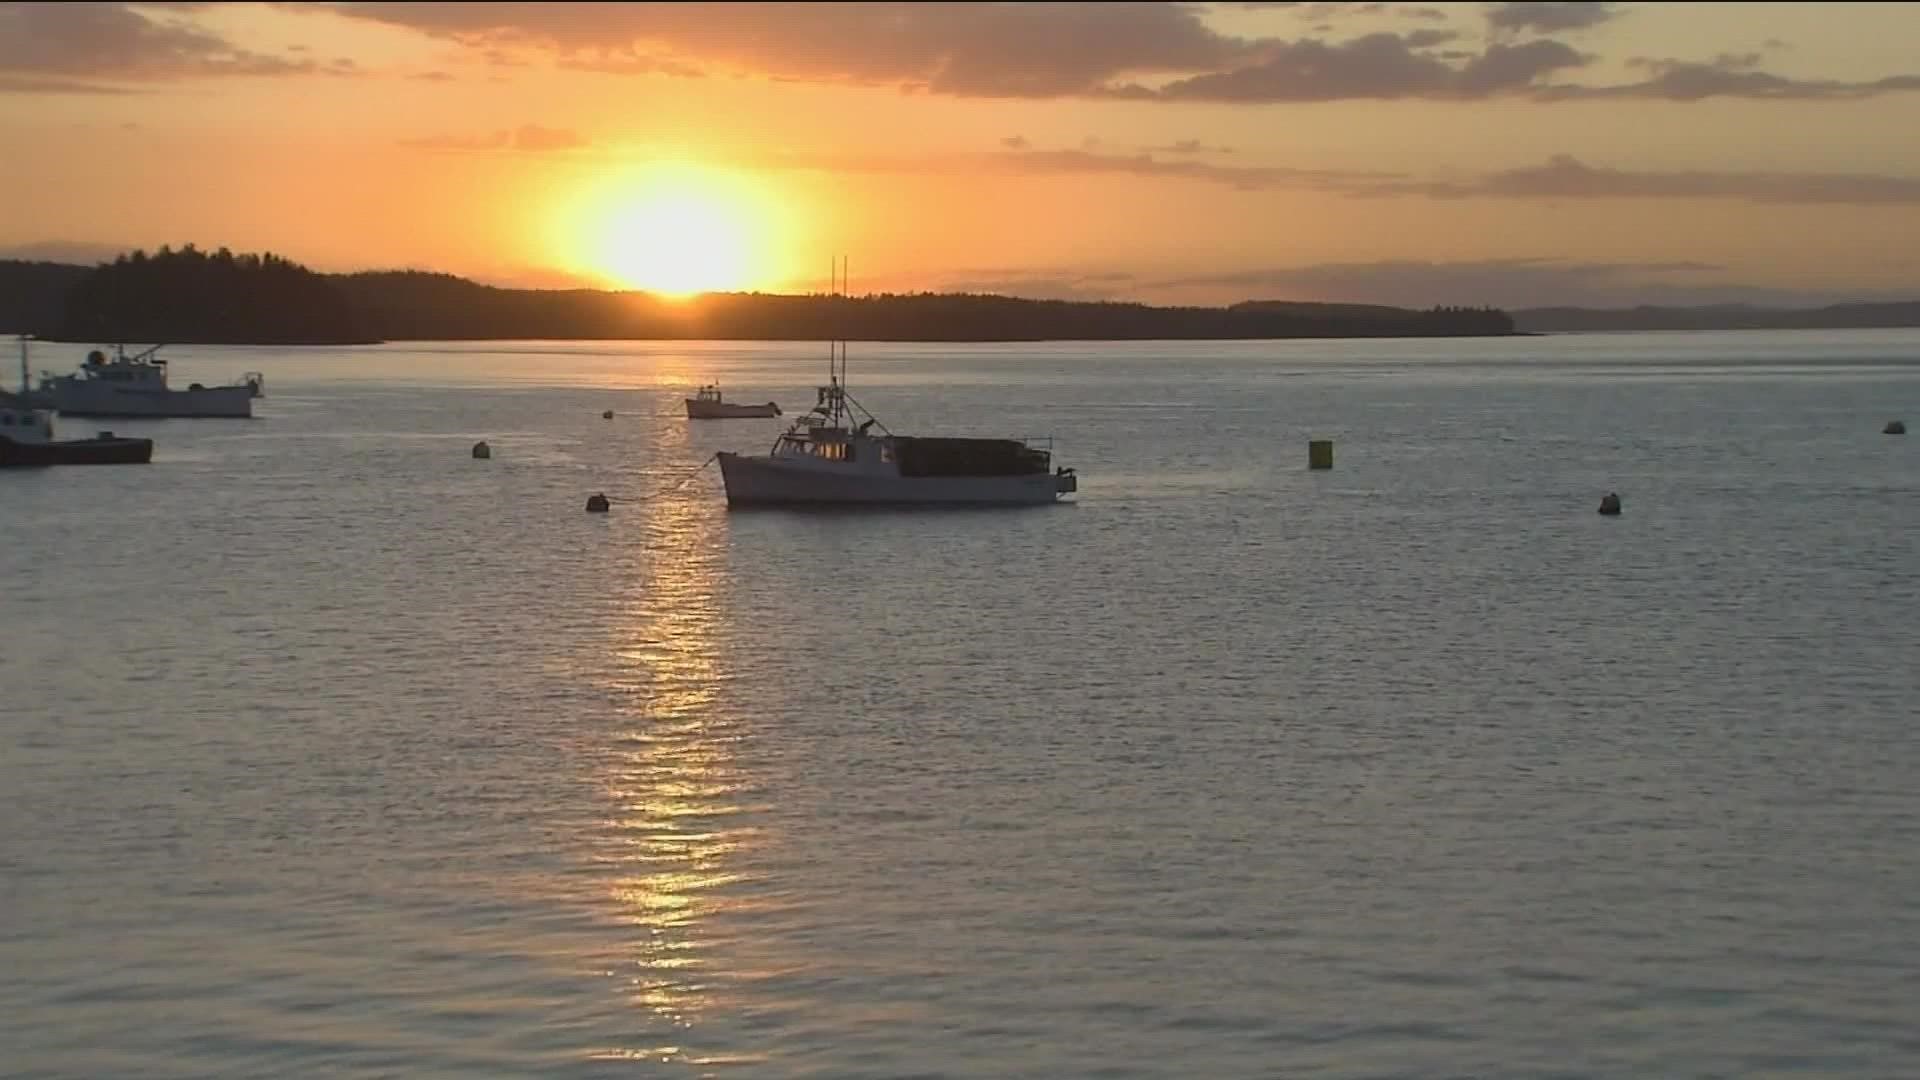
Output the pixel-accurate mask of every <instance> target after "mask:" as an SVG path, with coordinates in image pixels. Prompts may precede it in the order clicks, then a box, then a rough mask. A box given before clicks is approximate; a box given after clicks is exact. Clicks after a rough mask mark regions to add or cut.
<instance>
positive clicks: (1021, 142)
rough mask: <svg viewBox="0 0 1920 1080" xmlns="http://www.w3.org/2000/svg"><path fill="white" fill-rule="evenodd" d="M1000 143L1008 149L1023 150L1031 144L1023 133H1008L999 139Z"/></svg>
mask: <svg viewBox="0 0 1920 1080" xmlns="http://www.w3.org/2000/svg"><path fill="white" fill-rule="evenodd" d="M1000 145H1001V146H1004V147H1006V148H1007V149H1009V150H1025V149H1027V148H1028V147H1029V146H1031V145H1032V144H1031V143H1029V142H1027V137H1026V136H1025V135H1009V136H1007V137H1006V138H1004V139H1001V140H1000Z"/></svg>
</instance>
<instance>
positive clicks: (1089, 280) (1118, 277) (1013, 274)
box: [934, 270, 1135, 302]
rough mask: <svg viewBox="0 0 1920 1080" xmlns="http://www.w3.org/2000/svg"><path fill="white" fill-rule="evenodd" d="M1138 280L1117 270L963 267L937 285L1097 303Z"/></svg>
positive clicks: (956, 289)
mask: <svg viewBox="0 0 1920 1080" xmlns="http://www.w3.org/2000/svg"><path fill="white" fill-rule="evenodd" d="M1134 280H1135V279H1134V276H1133V275H1132V274H1126V273H1113V272H1107V273H1097V274H1095V273H1087V274H1081V273H1075V272H1072V271H1056V272H1046V271H1032V270H972V271H966V270H963V271H958V272H956V273H954V274H951V275H948V276H946V277H944V278H942V279H941V280H940V281H939V283H938V284H937V285H935V286H934V288H935V289H936V290H937V291H939V292H957V293H975V294H988V295H993V296H1019V297H1024V298H1026V299H1028V300H1077V301H1096V302H1097V301H1101V300H1112V299H1115V298H1116V297H1117V296H1118V295H1120V294H1122V293H1124V292H1125V291H1126V290H1127V287H1128V286H1130V285H1131V284H1132V283H1133V281H1134Z"/></svg>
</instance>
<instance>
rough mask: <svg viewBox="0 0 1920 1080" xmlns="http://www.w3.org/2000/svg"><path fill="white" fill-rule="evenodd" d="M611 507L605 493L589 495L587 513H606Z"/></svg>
mask: <svg viewBox="0 0 1920 1080" xmlns="http://www.w3.org/2000/svg"><path fill="white" fill-rule="evenodd" d="M609 508H610V507H609V504H608V503H607V497H606V496H605V495H589V496H587V513H589V514H604V513H606V512H607V510H608V509H609Z"/></svg>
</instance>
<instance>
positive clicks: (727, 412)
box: [685, 383, 780, 420]
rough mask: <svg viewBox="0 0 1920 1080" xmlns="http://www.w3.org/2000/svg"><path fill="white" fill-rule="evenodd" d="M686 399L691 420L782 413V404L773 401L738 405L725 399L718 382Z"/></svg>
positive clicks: (688, 415)
mask: <svg viewBox="0 0 1920 1080" xmlns="http://www.w3.org/2000/svg"><path fill="white" fill-rule="evenodd" d="M685 400H686V403H687V419H689V420H741V419H747V418H758V417H768V416H779V415H780V406H778V405H776V404H774V403H773V402H771V401H769V402H767V403H766V404H765V405H737V404H735V403H733V402H731V401H726V400H723V399H722V398H721V396H720V387H719V385H718V384H716V383H708V384H707V385H705V386H703V387H701V388H700V389H699V390H698V391H697V392H695V394H694V396H692V397H690V398H687V399H685Z"/></svg>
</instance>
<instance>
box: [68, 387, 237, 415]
mask: <svg viewBox="0 0 1920 1080" xmlns="http://www.w3.org/2000/svg"><path fill="white" fill-rule="evenodd" d="M41 396H42V398H43V400H44V403H45V406H46V407H47V408H50V409H53V410H55V411H57V412H59V413H60V414H61V415H62V416H92V417H139V418H142V419H151V420H159V419H178V420H199V419H215V420H246V419H250V418H251V417H252V416H253V397H254V393H253V387H251V386H211V387H205V388H203V389H200V390H173V389H167V390H135V389H127V388H123V387H117V386H112V385H109V384H106V383H103V382H99V381H97V380H88V381H85V382H76V383H68V384H66V385H56V386H54V387H53V388H52V389H51V390H49V391H48V392H47V393H45V394H43V395H41Z"/></svg>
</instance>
